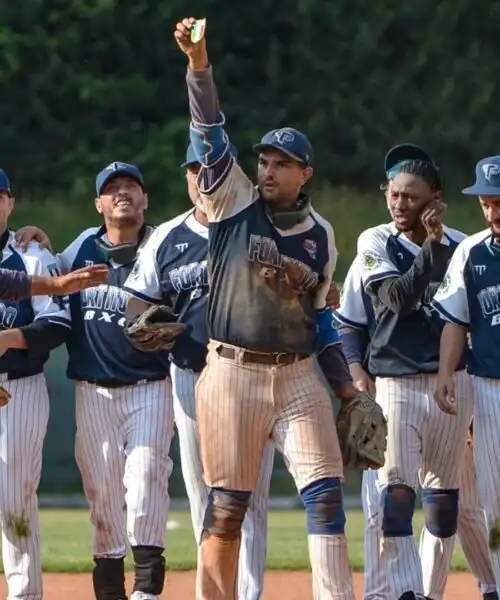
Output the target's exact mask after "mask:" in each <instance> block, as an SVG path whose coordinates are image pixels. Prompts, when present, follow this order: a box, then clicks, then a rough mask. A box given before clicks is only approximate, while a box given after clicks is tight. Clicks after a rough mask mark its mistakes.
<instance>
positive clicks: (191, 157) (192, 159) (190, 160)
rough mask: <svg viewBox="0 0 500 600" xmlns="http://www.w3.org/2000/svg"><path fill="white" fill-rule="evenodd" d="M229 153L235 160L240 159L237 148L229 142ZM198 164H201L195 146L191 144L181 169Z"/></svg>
mask: <svg viewBox="0 0 500 600" xmlns="http://www.w3.org/2000/svg"><path fill="white" fill-rule="evenodd" d="M229 152H230V153H231V154H232V155H233V156H234V158H236V159H237V158H238V151H237V150H236V146H235V145H234V144H233V143H232V142H229ZM198 164H200V161H199V160H198V158H197V157H196V153H195V151H194V148H193V144H189V146H188V147H187V150H186V160H185V161H184V162H183V163H182V165H181V169H185V168H186V167H188V166H189V165H198Z"/></svg>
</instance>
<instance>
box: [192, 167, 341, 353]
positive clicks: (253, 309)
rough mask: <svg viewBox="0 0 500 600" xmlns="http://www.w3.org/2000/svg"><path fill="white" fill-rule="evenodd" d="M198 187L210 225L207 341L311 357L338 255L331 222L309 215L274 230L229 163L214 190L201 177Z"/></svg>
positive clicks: (249, 184) (260, 204)
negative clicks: (318, 311) (318, 315)
mask: <svg viewBox="0 0 500 600" xmlns="http://www.w3.org/2000/svg"><path fill="white" fill-rule="evenodd" d="M202 174H203V171H202ZM198 184H199V188H200V194H201V197H202V200H203V202H204V206H205V210H206V212H207V216H208V218H209V222H210V224H209V276H210V292H209V296H208V310H207V319H208V332H209V336H210V338H212V339H215V340H218V341H221V342H226V343H229V344H233V345H235V346H240V347H243V348H248V349H251V350H260V351H270V352H289V353H297V354H303V355H310V354H313V353H314V349H315V339H316V333H317V321H316V309H320V308H323V307H324V306H325V298H326V294H327V292H328V289H329V287H330V283H331V279H332V274H333V270H334V268H335V263H336V258H337V252H336V249H335V242H334V235H333V230H332V228H331V226H330V224H329V223H327V222H326V221H325V220H324V219H323V218H322V217H321V216H320V215H318V214H317V213H316V212H315V211H312V212H311V214H310V216H308V217H307V219H306V220H305V221H303V222H301V223H299V224H297V225H295V226H294V227H292V228H291V229H287V230H279V229H277V228H276V227H275V226H274V224H273V223H272V221H271V219H270V218H269V216H268V214H267V211H266V204H265V202H264V201H263V200H262V199H261V198H260V197H259V193H258V191H257V189H256V188H255V187H254V185H253V184H252V182H251V181H250V180H249V179H248V177H247V176H246V175H245V174H244V173H243V171H242V170H241V168H240V167H239V165H238V164H237V163H236V162H235V160H234V159H233V158H231V159H230V160H229V163H228V168H227V169H226V170H225V171H224V173H223V174H222V175H221V176H220V177H219V178H218V180H217V181H216V182H215V183H214V184H213V185H212V187H210V188H207V187H206V186H204V185H203V180H202V178H200V179H199V181H198Z"/></svg>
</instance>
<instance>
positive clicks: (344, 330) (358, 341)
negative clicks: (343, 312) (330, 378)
mask: <svg viewBox="0 0 500 600" xmlns="http://www.w3.org/2000/svg"><path fill="white" fill-rule="evenodd" d="M339 332H340V337H341V338H342V343H343V350H344V356H345V358H346V360H347V364H349V365H351V364H352V363H359V364H361V365H362V364H364V362H365V356H366V351H367V349H368V344H369V343H370V337H369V335H368V329H357V328H354V327H347V325H341V326H340V327H339Z"/></svg>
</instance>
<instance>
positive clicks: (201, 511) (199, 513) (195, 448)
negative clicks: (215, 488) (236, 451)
mask: <svg viewBox="0 0 500 600" xmlns="http://www.w3.org/2000/svg"><path fill="white" fill-rule="evenodd" d="M170 374H171V377H172V392H173V397H174V414H175V423H176V426H177V431H178V433H179V446H180V453H181V467H182V475H183V478H184V484H185V486H186V492H187V495H188V498H189V505H190V509H191V520H192V522H193V531H194V535H195V538H196V543H197V544H199V543H200V541H201V534H202V531H203V518H204V516H205V510H206V507H207V499H208V493H207V487H206V485H205V483H204V481H203V468H202V465H201V457H200V447H199V437H198V427H197V423H196V399H195V386H196V382H197V380H198V375H197V374H196V373H193V372H192V371H188V370H184V369H179V368H178V367H176V366H175V365H172V366H171V369H170ZM273 462H274V447H273V445H272V443H270V442H269V443H268V444H266V446H265V447H264V451H263V453H262V461H261V465H260V470H259V476H258V480H257V485H256V486H255V490H254V491H253V493H252V496H251V497H250V503H249V506H248V510H247V514H246V516H245V519H244V521H243V528H242V533H241V547H240V556H239V567H238V599H239V600H258V599H259V598H260V597H261V595H262V590H263V586H264V570H265V566H266V556H267V504H268V499H269V485H270V479H271V474H272V470H273Z"/></svg>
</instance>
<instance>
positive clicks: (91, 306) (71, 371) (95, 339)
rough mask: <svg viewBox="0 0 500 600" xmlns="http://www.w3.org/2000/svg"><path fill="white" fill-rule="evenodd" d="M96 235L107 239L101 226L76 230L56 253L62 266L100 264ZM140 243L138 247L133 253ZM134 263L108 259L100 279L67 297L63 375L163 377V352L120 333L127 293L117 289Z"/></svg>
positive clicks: (126, 380) (82, 378)
mask: <svg viewBox="0 0 500 600" xmlns="http://www.w3.org/2000/svg"><path fill="white" fill-rule="evenodd" d="M148 233H149V231H147V233H146V235H147V234H148ZM97 237H102V238H103V239H105V240H107V238H106V233H105V231H104V228H98V227H92V228H90V229H87V230H85V231H84V232H83V233H81V234H80V235H79V236H78V237H77V238H76V239H75V240H74V241H73V242H72V243H71V244H70V245H69V246H68V247H67V248H66V249H65V250H64V252H62V254H59V255H58V259H59V261H60V265H61V268H62V269H63V270H65V271H71V270H74V269H78V268H80V267H84V266H88V265H92V264H99V263H102V262H103V258H102V256H101V254H100V252H99V248H98V246H97V245H96V242H95V240H96V238H97ZM145 241H146V240H144V242H143V243H145ZM142 247H143V246H142V245H141V246H140V247H139V249H138V254H140V252H141V250H142ZM133 266H134V263H133V262H132V263H130V264H127V265H117V264H114V263H109V267H110V271H109V276H108V279H107V282H106V283H105V284H103V285H100V286H98V287H93V288H89V289H87V290H84V291H82V292H80V293H79V294H73V295H71V296H70V298H69V304H70V310H71V319H72V324H73V325H72V327H73V331H72V334H71V337H70V341H69V342H68V344H67V346H68V353H69V364H68V371H67V374H68V377H69V378H70V379H75V380H78V381H94V380H100V381H110V380H114V381H119V382H122V383H124V384H126V383H133V382H136V381H139V380H142V379H159V378H161V377H166V376H167V374H168V360H167V357H166V354H164V353H163V354H162V353H150V352H148V353H144V352H141V351H140V350H137V349H136V348H135V347H134V346H133V345H132V344H131V343H130V341H129V340H128V339H127V338H126V336H125V334H124V332H123V326H124V324H125V309H126V306H127V301H128V298H129V295H128V294H127V293H126V292H124V291H123V289H122V288H123V284H124V283H125V280H126V279H127V277H128V276H129V274H130V272H131V271H132V268H133Z"/></svg>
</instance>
